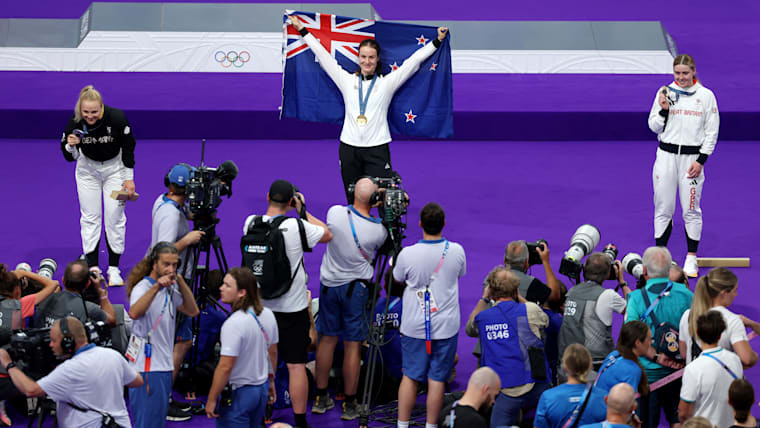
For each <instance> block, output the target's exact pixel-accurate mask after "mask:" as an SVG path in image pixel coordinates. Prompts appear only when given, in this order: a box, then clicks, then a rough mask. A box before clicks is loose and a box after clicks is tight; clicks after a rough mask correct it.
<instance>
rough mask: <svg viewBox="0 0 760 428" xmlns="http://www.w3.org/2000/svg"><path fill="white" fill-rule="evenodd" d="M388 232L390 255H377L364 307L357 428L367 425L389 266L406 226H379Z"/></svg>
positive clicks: (381, 340)
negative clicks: (381, 287) (381, 299)
mask: <svg viewBox="0 0 760 428" xmlns="http://www.w3.org/2000/svg"><path fill="white" fill-rule="evenodd" d="M383 224H385V225H386V227H387V228H388V235H389V237H390V239H391V243H392V248H391V250H390V252H386V253H384V254H381V255H379V256H378V257H377V258H376V259H375V265H374V268H375V278H374V281H372V284H373V285H374V286H375V287H373V289H371V290H370V291H371V298H370V300H369V304H368V305H367V307H366V309H365V310H366V311H367V316H366V317H365V319H366V320H368V321H367V322H369V329H368V332H369V333H368V335H367V343H368V345H369V349H368V350H367V354H366V372H365V373H366V375H365V377H364V385H363V387H362V395H361V401H359V427H361V428H365V427H367V426H368V425H369V419H370V412H369V408H370V405H371V403H372V391H374V383H375V374H376V368H375V367H376V365H377V359H378V354H379V353H380V348H381V347H382V346H383V345H385V327H386V323H385V321H384V320H385V319H386V318H387V316H388V309H389V306H390V302H391V298H390V296H391V295H392V293H391V291H392V287H393V268H392V267H393V266H395V265H396V259H397V258H398V254H399V253H400V252H401V240H402V239H403V237H404V236H403V234H404V232H403V230H404V227H405V226H406V225H405V224H403V223H398V224H387V223H385V222H384V223H383ZM389 261H390V265H391V269H390V270H388V271H387V272H386V269H387V267H388V264H389ZM383 280H385V291H386V296H388V297H387V298H386V300H385V309H384V310H383V316H382V318H381V319H382V320H383V322H380V323H378V325H375V323H374V322H373V315H374V310H375V306H377V299H378V296H379V295H380V290H379V285H380V284H381V283H382V282H383Z"/></svg>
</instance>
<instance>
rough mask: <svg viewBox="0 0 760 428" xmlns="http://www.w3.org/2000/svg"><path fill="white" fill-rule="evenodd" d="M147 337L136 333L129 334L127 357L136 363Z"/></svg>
mask: <svg viewBox="0 0 760 428" xmlns="http://www.w3.org/2000/svg"><path fill="white" fill-rule="evenodd" d="M144 343H145V339H143V338H142V337H137V336H135V335H134V334H133V335H131V336H129V345H127V353H126V357H127V359H128V360H129V361H130V362H132V363H134V362H136V361H137V357H138V356H139V355H140V349H142V347H143V344H144Z"/></svg>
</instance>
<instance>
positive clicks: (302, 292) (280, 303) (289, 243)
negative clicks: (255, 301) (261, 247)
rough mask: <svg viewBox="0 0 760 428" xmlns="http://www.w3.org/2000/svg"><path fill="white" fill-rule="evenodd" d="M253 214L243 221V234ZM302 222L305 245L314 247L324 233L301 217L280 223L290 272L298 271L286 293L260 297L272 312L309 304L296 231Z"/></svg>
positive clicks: (286, 310) (295, 309)
mask: <svg viewBox="0 0 760 428" xmlns="http://www.w3.org/2000/svg"><path fill="white" fill-rule="evenodd" d="M254 217H256V216H255V215H249V216H248V218H246V219H245V223H243V234H246V233H248V225H249V224H250V223H251V222H252V221H253V219H254ZM271 218H272V217H270V216H267V215H265V216H262V220H263V221H269V220H270V219H271ZM297 221H300V222H301V223H303V227H304V231H305V232H306V245H308V247H309V248H314V246H315V245H317V243H318V242H319V240H320V239H322V235H324V234H325V230H324V229H322V228H321V227H319V226H315V225H313V224H311V223H309V222H306V221H302V220H301V219H296V218H292V217H291V218H288V219H287V220H285V221H283V222H282V223H281V224H280V230H281V231H282V237H283V240H284V241H285V251H287V253H288V260H289V261H290V274H291V275H293V273H295V272H296V269H298V273H297V274H296V276H295V278H293V284H292V285H291V286H290V290H288V292H287V293H285V294H283V295H282V296H280V297H278V298H276V299H261V303H263V304H264V306H266V307H267V308H269V309H271V310H272V311H273V312H298V311H301V310H303V309H306V306H307V305H308V304H309V300H308V299H307V298H306V283H307V282H308V277H307V275H306V269H305V268H304V267H303V266H301V258H303V248H302V247H301V235H300V234H299V233H298V223H296V222H297Z"/></svg>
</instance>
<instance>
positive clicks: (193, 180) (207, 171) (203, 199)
mask: <svg viewBox="0 0 760 428" xmlns="http://www.w3.org/2000/svg"><path fill="white" fill-rule="evenodd" d="M185 194H186V195H187V204H188V207H189V208H190V212H191V213H193V214H194V215H196V216H204V215H210V214H212V213H214V212H215V211H216V209H217V208H218V207H219V205H220V204H221V203H222V196H225V195H226V196H229V195H231V194H232V188H231V186H230V185H229V184H227V183H224V182H223V181H222V180H221V179H220V178H219V177H217V176H216V168H209V167H205V166H202V167H200V168H195V169H194V170H193V172H192V173H191V174H190V179H189V180H188V182H187V186H186V188H185Z"/></svg>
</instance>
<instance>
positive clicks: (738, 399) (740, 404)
mask: <svg viewBox="0 0 760 428" xmlns="http://www.w3.org/2000/svg"><path fill="white" fill-rule="evenodd" d="M728 404H730V405H731V407H733V408H734V424H733V425H731V428H740V427H753V428H754V427H760V422H758V421H757V419H755V417H754V416H752V413H751V412H750V410H751V409H752V405H753V404H755V390H754V389H753V388H752V384H751V383H749V382H748V381H747V379H734V381H733V382H731V386H730V387H729V388H728Z"/></svg>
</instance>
